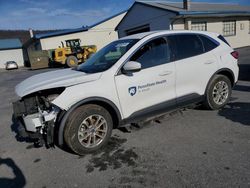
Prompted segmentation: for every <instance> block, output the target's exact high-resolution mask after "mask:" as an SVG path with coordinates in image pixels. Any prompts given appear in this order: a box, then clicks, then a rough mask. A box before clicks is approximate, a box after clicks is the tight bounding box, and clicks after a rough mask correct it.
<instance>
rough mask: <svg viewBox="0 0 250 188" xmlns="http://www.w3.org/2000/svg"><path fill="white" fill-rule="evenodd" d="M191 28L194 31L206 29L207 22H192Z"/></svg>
mask: <svg viewBox="0 0 250 188" xmlns="http://www.w3.org/2000/svg"><path fill="white" fill-rule="evenodd" d="M191 29H192V30H195V31H207V22H192V25H191Z"/></svg>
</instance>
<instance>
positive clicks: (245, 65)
mask: <svg viewBox="0 0 250 188" xmlns="http://www.w3.org/2000/svg"><path fill="white" fill-rule="evenodd" d="M239 52H240V54H241V57H240V78H239V82H238V84H237V86H236V87H235V88H234V91H233V94H232V100H231V102H230V103H229V104H228V105H227V106H226V107H225V108H224V109H222V110H220V111H204V110H196V109H189V110H185V111H178V112H175V113H171V114H169V115H168V116H166V117H165V118H164V119H161V120H160V121H157V122H153V123H151V124H148V125H145V127H143V128H141V129H136V128H133V129H131V131H130V132H129V133H124V132H122V131H119V130H115V131H114V132H113V135H112V139H111V141H110V142H109V144H108V146H107V147H106V148H104V149H103V150H101V151H99V152H98V153H95V154H92V155H86V156H83V157H79V156H77V155H74V154H72V153H68V152H66V151H63V150H61V149H59V148H55V149H45V148H34V147H33V144H32V143H26V142H22V140H20V139H16V138H15V135H16V134H15V132H14V131H13V130H12V129H13V126H12V121H11V116H12V107H11V102H12V101H14V100H15V99H16V96H15V94H14V86H15V85H16V84H17V83H19V82H20V81H22V80H24V79H25V78H27V77H29V76H31V75H34V74H37V73H40V72H45V71H51V69H50V70H48V69H44V70H36V71H29V70H27V69H22V70H17V71H8V72H7V71H4V70H1V71H0V101H1V105H0V120H1V122H0V143H1V145H0V187H37V188H39V187H40V188H45V187H51V188H54V187H250V160H249V159H250V53H249V52H250V47H249V48H242V49H239Z"/></svg>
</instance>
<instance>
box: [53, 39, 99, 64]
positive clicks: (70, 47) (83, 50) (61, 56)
mask: <svg viewBox="0 0 250 188" xmlns="http://www.w3.org/2000/svg"><path fill="white" fill-rule="evenodd" d="M65 43H66V46H64V43H63V42H62V47H59V48H57V49H55V52H54V55H53V61H55V62H57V63H61V64H63V65H65V66H68V67H75V66H77V65H78V64H80V63H83V62H85V61H86V60H87V59H88V58H89V57H90V56H91V55H92V54H94V53H95V52H96V51H97V48H96V46H95V45H90V46H81V45H80V43H81V40H80V39H71V40H66V41H65Z"/></svg>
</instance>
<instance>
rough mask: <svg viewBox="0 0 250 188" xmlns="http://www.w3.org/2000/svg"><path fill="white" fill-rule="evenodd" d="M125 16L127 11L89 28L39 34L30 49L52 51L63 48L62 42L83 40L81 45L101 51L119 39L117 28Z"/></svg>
mask: <svg viewBox="0 0 250 188" xmlns="http://www.w3.org/2000/svg"><path fill="white" fill-rule="evenodd" d="M125 14H126V11H124V12H121V13H119V14H116V15H114V16H112V17H109V18H107V19H105V20H103V21H101V22H98V23H96V24H94V25H92V26H88V27H83V28H78V29H68V30H63V31H57V32H51V33H45V34H37V35H35V36H34V39H33V41H34V42H33V43H32V46H30V47H31V49H32V50H52V49H56V48H58V47H59V46H62V42H64V41H65V40H69V39H81V45H96V46H97V49H98V50H99V49H100V48H102V47H103V46H105V45H106V44H108V43H110V42H111V41H113V40H116V39H118V34H117V32H116V31H115V27H116V26H117V24H118V23H119V22H120V21H121V19H122V18H123V17H124V15H125ZM64 45H65V44H64ZM30 47H29V48H30Z"/></svg>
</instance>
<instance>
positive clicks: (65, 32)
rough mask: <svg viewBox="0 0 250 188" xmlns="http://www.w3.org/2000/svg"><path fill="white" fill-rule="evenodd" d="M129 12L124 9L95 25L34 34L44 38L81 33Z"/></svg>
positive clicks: (37, 37) (38, 37) (36, 36)
mask: <svg viewBox="0 0 250 188" xmlns="http://www.w3.org/2000/svg"><path fill="white" fill-rule="evenodd" d="M125 12H127V10H125V11H122V12H119V13H117V14H115V15H113V16H110V17H108V18H106V19H104V20H102V21H100V22H97V23H95V24H93V25H90V26H87V27H81V28H76V29H65V30H61V31H55V32H50V33H42V34H36V35H35V36H34V38H36V39H43V38H49V37H55V36H61V35H68V34H73V33H79V32H83V31H88V30H89V29H91V28H93V27H95V26H97V25H100V24H102V23H104V22H106V21H108V20H110V19H112V18H114V17H116V16H119V15H120V14H123V13H125Z"/></svg>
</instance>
